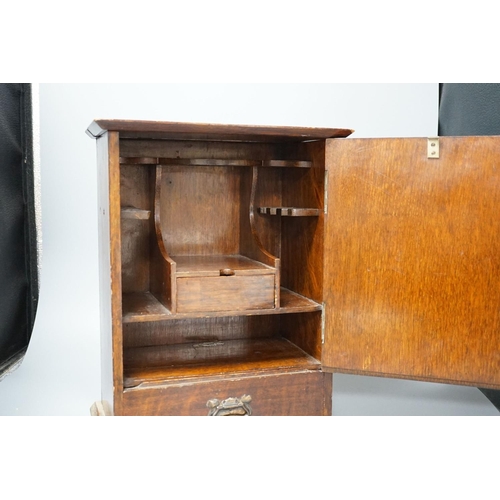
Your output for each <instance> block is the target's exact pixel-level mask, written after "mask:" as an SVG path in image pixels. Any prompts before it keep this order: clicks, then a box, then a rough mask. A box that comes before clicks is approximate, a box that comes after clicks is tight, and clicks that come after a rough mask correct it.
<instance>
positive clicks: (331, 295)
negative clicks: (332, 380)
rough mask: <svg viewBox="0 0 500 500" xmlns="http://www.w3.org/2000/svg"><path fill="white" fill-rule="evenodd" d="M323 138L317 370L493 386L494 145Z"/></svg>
mask: <svg viewBox="0 0 500 500" xmlns="http://www.w3.org/2000/svg"><path fill="white" fill-rule="evenodd" d="M439 142H440V158H439V159H429V158H428V157H427V139H346V140H328V141H327V153H326V167H327V169H328V193H327V194H328V214H327V215H326V217H325V221H326V222H325V224H326V227H325V268H324V272H325V276H324V278H325V281H324V283H325V292H324V293H325V304H326V306H325V345H324V346H323V359H322V361H323V366H324V368H325V369H326V370H333V371H343V372H352V373H363V374H372V375H382V376H389V377H402V378H413V379H422V380H433V381H443V382H450V383H456V384H468V385H479V386H482V387H500V347H499V346H500V138H499V137H462V138H453V137H447V138H440V140H439Z"/></svg>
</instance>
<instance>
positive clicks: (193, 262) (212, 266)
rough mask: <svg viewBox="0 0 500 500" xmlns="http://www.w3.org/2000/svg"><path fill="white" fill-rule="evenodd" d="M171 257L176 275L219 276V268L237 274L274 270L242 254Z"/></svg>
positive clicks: (269, 272)
mask: <svg viewBox="0 0 500 500" xmlns="http://www.w3.org/2000/svg"><path fill="white" fill-rule="evenodd" d="M171 259H172V260H173V261H174V262H175V263H176V264H177V271H176V276H177V277H183V276H193V275H194V276H220V271H221V270H230V271H234V273H235V274H238V275H245V274H250V275H258V274H271V273H273V272H274V269H273V268H272V267H270V266H267V265H265V264H262V263H261V262H257V261H256V260H252V259H249V258H248V257H244V256H243V255H186V256H181V255H172V256H171Z"/></svg>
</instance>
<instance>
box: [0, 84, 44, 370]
mask: <svg viewBox="0 0 500 500" xmlns="http://www.w3.org/2000/svg"><path fill="white" fill-rule="evenodd" d="M34 207H35V205H34V180H33V130H32V110H31V86H30V85H29V84H22V83H4V84H0V376H1V374H2V373H3V372H4V371H5V370H7V369H9V368H10V366H11V364H12V362H15V361H19V358H20V357H22V355H23V353H24V352H25V351H26V348H27V347H28V344H29V341H30V338H31V332H32V329H33V324H34V320H35V314H36V306H37V302H38V271H37V269H38V266H37V258H38V256H37V246H36V223H35V209H34Z"/></svg>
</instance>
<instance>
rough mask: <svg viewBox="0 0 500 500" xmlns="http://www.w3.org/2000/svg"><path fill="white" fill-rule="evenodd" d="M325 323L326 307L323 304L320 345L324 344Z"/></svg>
mask: <svg viewBox="0 0 500 500" xmlns="http://www.w3.org/2000/svg"><path fill="white" fill-rule="evenodd" d="M325 321H326V306H325V304H323V310H322V311H321V343H322V344H324V343H325Z"/></svg>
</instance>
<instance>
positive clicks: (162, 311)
mask: <svg viewBox="0 0 500 500" xmlns="http://www.w3.org/2000/svg"><path fill="white" fill-rule="evenodd" d="M122 302H123V323H140V322H149V321H165V320H175V319H183V318H208V317H223V316H261V315H271V314H293V313H303V312H313V311H321V310H322V306H321V304H318V303H317V302H314V301H313V300H311V299H308V298H306V297H303V296H302V295H299V294H297V293H295V292H292V291H291V290H287V289H286V288H281V293H280V307H278V308H275V309H252V310H247V311H217V312H195V313H193V312H190V313H178V314H172V313H171V312H170V311H169V310H168V309H167V308H166V307H165V306H164V305H163V304H161V303H160V301H159V300H158V299H157V298H156V297H155V296H154V295H153V294H152V293H150V292H141V293H126V294H123V301H122Z"/></svg>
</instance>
